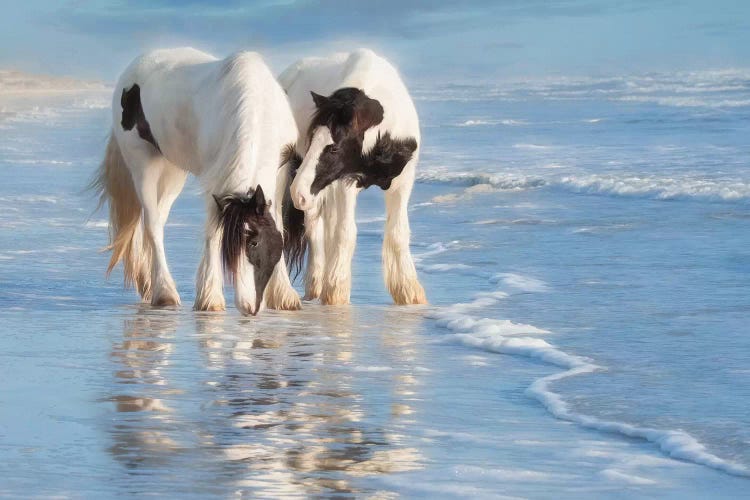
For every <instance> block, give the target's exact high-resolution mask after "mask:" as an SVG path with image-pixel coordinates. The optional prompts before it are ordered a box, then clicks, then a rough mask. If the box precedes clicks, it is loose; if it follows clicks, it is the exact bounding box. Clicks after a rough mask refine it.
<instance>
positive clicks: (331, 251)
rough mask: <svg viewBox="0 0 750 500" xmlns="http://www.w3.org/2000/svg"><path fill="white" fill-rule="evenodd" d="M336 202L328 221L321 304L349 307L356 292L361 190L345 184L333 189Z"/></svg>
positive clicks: (339, 184)
mask: <svg viewBox="0 0 750 500" xmlns="http://www.w3.org/2000/svg"><path fill="white" fill-rule="evenodd" d="M332 189H333V192H332V195H333V200H332V201H333V203H332V205H333V206H331V207H330V208H329V210H328V211H327V215H328V218H327V219H326V220H325V232H324V233H325V271H324V274H323V287H322V290H321V293H320V302H321V304H326V305H341V304H348V303H349V300H350V298H351V291H352V257H354V247H355V246H356V244H357V224H356V222H355V219H354V213H355V209H356V205H357V194H358V192H359V190H358V189H357V188H356V187H353V186H346V185H344V184H342V183H338V185H336V186H333V187H332Z"/></svg>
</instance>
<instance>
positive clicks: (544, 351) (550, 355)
mask: <svg viewBox="0 0 750 500" xmlns="http://www.w3.org/2000/svg"><path fill="white" fill-rule="evenodd" d="M435 248H436V249H437V248H439V249H440V251H437V252H434V253H431V254H429V255H430V256H435V255H438V254H439V253H442V252H443V251H447V250H448V249H449V247H447V246H445V245H440V244H436V246H435ZM433 266H439V264H433ZM436 269H437V268H436ZM462 269H463V268H456V267H450V266H446V267H444V268H440V270H443V271H449V272H450V271H451V270H457V271H459V272H461V270H462ZM490 281H491V282H495V283H499V284H500V285H501V289H499V290H496V291H494V292H483V293H478V294H476V295H475V296H474V299H473V300H472V301H470V302H467V303H458V304H453V305H450V306H447V307H442V308H438V309H435V310H434V311H433V312H432V313H431V314H430V317H432V318H433V319H434V320H435V321H436V323H437V325H438V326H440V327H442V328H444V329H445V330H447V331H448V332H449V333H448V334H447V335H446V336H444V337H443V341H444V342H451V343H458V344H461V345H464V346H467V347H471V348H475V349H480V350H483V351H487V352H493V353H499V354H508V355H513V356H522V357H527V358H531V359H537V360H540V361H543V362H546V363H549V364H551V365H554V366H557V367H559V368H561V369H562V370H563V371H560V372H557V373H554V374H552V375H548V376H546V377H542V378H540V379H537V380H536V381H534V382H533V383H532V384H531V385H530V386H529V387H528V388H527V389H526V394H527V395H529V396H531V397H533V398H534V399H536V400H538V401H539V402H540V403H541V404H542V405H544V407H545V408H547V410H548V411H549V412H550V413H551V414H552V415H553V416H554V417H556V418H558V419H560V420H566V421H569V422H573V423H575V424H578V425H580V426H582V427H585V428H588V429H593V430H598V431H603V432H609V433H613V434H619V435H622V436H627V437H632V438H638V439H643V440H646V441H648V442H651V443H654V444H655V445H657V446H658V447H659V449H660V450H661V451H662V452H663V453H665V454H666V455H668V456H670V457H672V458H676V459H679V460H685V461H688V462H693V463H695V464H699V465H704V466H707V467H711V468H713V469H716V470H720V471H723V472H726V473H728V474H732V475H735V476H741V477H750V469H748V468H747V467H746V466H744V465H742V464H740V463H737V462H733V461H730V460H725V459H722V458H720V457H718V456H716V455H714V454H713V453H711V452H710V451H709V450H708V449H707V448H706V447H705V446H704V445H703V444H702V443H700V442H699V441H698V440H697V439H696V438H695V437H693V436H692V435H690V434H689V433H687V432H685V431H683V430H679V429H656V428H652V427H646V426H637V425H633V424H629V423H625V422H617V421H612V420H605V419H601V418H598V417H594V416H590V415H585V414H582V413H577V412H575V411H573V410H572V409H571V408H570V406H569V405H568V403H567V402H566V401H565V400H564V399H563V398H562V397H561V396H560V395H559V394H558V393H556V392H554V391H553V390H552V388H551V386H552V385H553V384H554V383H555V382H557V381H560V380H563V379H566V378H569V377H575V376H579V375H585V374H590V373H594V372H597V371H601V370H606V368H605V367H602V366H599V365H597V364H595V362H594V361H592V360H590V359H588V358H585V357H583V356H578V355H574V354H569V353H567V352H565V351H563V350H562V349H560V348H558V347H556V346H555V345H554V344H552V343H550V342H549V341H548V340H547V338H549V335H550V334H551V332H549V331H548V330H545V329H542V328H538V327H536V326H533V325H527V324H522V323H515V322H513V321H510V320H507V319H494V318H486V317H482V316H480V315H479V314H480V311H481V310H482V309H483V308H485V307H488V306H492V305H493V304H496V303H499V302H501V301H502V300H504V299H506V298H507V297H508V296H509V295H511V294H513V293H519V292H520V293H540V292H541V293H543V292H546V291H548V286H547V284H546V283H544V282H543V281H541V280H539V279H536V278H533V277H527V276H522V275H519V274H515V273H501V274H497V275H495V276H493V277H492V278H491V280H490ZM545 337H546V338H545Z"/></svg>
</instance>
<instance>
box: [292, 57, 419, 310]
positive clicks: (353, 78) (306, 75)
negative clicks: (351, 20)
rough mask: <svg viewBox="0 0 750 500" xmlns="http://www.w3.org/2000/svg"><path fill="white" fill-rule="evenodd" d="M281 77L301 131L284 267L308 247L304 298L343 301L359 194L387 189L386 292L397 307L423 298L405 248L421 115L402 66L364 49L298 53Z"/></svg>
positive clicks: (346, 297) (297, 259)
mask: <svg viewBox="0 0 750 500" xmlns="http://www.w3.org/2000/svg"><path fill="white" fill-rule="evenodd" d="M279 81H280V82H281V85H282V86H283V87H284V90H286V92H287V95H288V96H289V101H290V103H291V105H292V110H293V112H294V117H295V119H296V120H297V126H298V127H299V130H300V139H299V141H298V142H297V148H296V151H294V152H292V153H290V163H291V164H292V166H291V168H290V169H291V170H293V172H292V175H293V177H294V180H293V182H291V186H290V190H289V193H288V194H289V196H290V197H291V201H292V203H293V204H294V207H292V206H291V204H290V203H289V202H288V200H287V202H286V206H285V219H286V220H285V227H286V229H287V232H288V234H289V236H290V237H289V238H288V239H287V241H286V250H287V259H288V261H289V264H290V267H292V268H294V267H297V268H298V269H299V268H301V267H302V263H303V260H304V256H305V252H306V251H307V250H308V247H309V255H308V258H307V270H306V274H305V298H306V299H308V300H309V299H315V298H320V301H321V303H323V304H346V303H348V302H349V299H350V294H351V261H352V257H353V254H354V247H355V243H356V238H357V226H356V223H355V219H354V211H355V205H356V198H357V194H358V193H359V191H361V190H362V189H366V188H368V187H370V186H378V187H380V188H381V189H383V190H384V191H385V206H386V212H387V213H386V223H385V236H384V241H383V273H384V277H385V283H386V286H387V288H388V291H389V292H390V293H391V296H392V297H393V300H394V302H395V303H396V304H424V303H426V302H427V299H426V297H425V293H424V289H423V288H422V285H421V284H420V283H419V280H418V278H417V272H416V269H415V267H414V262H413V260H412V256H411V253H410V250H409V238H410V231H409V217H408V213H407V208H408V202H409V196H410V195H411V190H412V186H413V184H414V176H415V169H416V166H417V161H418V159H419V145H420V133H419V118H418V117H417V111H416V109H415V108H414V103H413V102H412V100H411V97H410V96H409V92H408V91H407V89H406V86H405V85H404V83H403V82H402V81H401V78H400V77H399V74H398V72H397V71H396V69H395V68H394V67H393V66H392V65H391V64H390V63H389V62H388V61H386V60H385V59H383V58H382V57H380V56H378V55H376V54H375V53H373V52H372V51H370V50H366V49H360V50H357V51H355V52H352V53H342V54H335V55H333V56H330V57H327V58H306V59H302V60H300V61H298V62H296V63H294V64H292V65H291V66H290V67H289V68H287V69H286V70H285V71H284V72H283V73H282V74H281V76H280V77H279ZM295 170H296V171H295ZM290 178H291V176H290ZM295 207H296V210H295ZM297 210H299V211H304V217H303V216H302V215H301V214H300V213H298V212H297Z"/></svg>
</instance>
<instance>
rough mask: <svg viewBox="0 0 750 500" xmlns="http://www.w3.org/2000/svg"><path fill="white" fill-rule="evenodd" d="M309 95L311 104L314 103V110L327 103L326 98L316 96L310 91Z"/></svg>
mask: <svg viewBox="0 0 750 500" xmlns="http://www.w3.org/2000/svg"><path fill="white" fill-rule="evenodd" d="M310 95H311V96H312V98H313V102H314V103H315V107H316V108H322V107H323V106H325V105H326V103H327V102H328V98H327V97H325V96H322V95H320V94H316V93H315V92H313V91H310Z"/></svg>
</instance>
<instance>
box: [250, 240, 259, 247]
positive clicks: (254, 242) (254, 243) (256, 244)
mask: <svg viewBox="0 0 750 500" xmlns="http://www.w3.org/2000/svg"><path fill="white" fill-rule="evenodd" d="M250 246H251V247H253V248H255V247H257V246H258V240H255V241H251V242H250Z"/></svg>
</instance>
